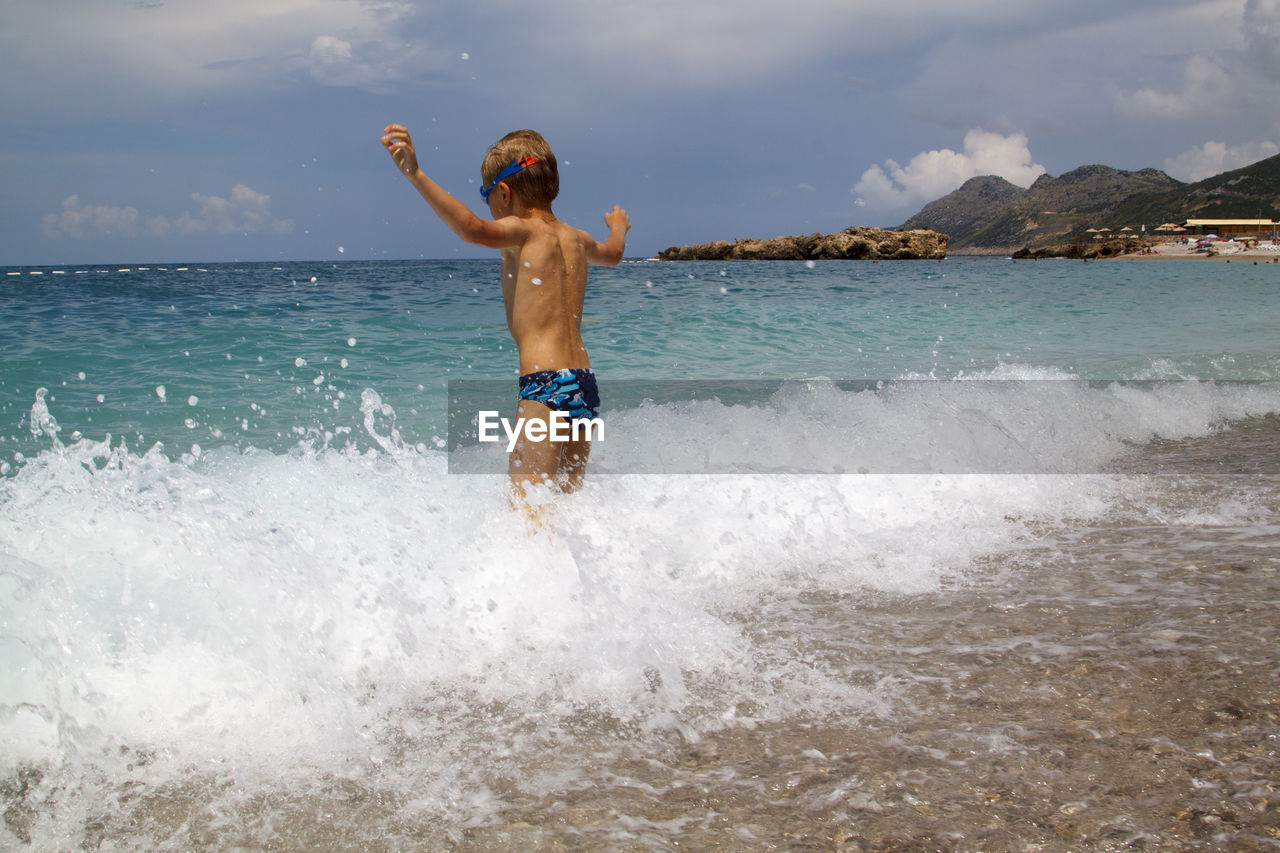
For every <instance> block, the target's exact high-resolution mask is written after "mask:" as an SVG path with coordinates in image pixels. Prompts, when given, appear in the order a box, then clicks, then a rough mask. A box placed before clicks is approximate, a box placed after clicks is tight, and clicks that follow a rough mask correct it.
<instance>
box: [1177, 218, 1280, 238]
mask: <svg viewBox="0 0 1280 853" xmlns="http://www.w3.org/2000/svg"><path fill="white" fill-rule="evenodd" d="M1277 224H1278V223H1276V222H1273V221H1272V220H1270V219H1188V220H1187V221H1186V223H1185V227H1186V229H1187V230H1188V231H1190V232H1191V233H1192V234H1217V235H1219V236H1226V235H1227V234H1258V235H1263V234H1270V233H1271V232H1273V231H1275V229H1276V227H1277Z"/></svg>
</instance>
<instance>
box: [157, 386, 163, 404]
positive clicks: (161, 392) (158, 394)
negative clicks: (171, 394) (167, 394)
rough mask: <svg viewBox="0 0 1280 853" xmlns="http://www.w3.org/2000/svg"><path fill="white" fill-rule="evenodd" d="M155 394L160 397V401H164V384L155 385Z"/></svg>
mask: <svg viewBox="0 0 1280 853" xmlns="http://www.w3.org/2000/svg"><path fill="white" fill-rule="evenodd" d="M156 396H157V397H159V398H160V402H162V403H163V402H164V386H163V385H157V386H156Z"/></svg>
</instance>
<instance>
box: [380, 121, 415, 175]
mask: <svg viewBox="0 0 1280 853" xmlns="http://www.w3.org/2000/svg"><path fill="white" fill-rule="evenodd" d="M382 132H383V134H384V135H383V137H382V145H383V147H385V148H386V149H387V152H388V153H390V154H391V159H392V160H394V161H395V163H396V166H398V167H399V168H400V171H401V172H403V173H404V174H405V175H408V176H412V175H415V174H417V172H418V154H417V152H416V151H414V150H413V140H412V139H410V138H409V131H408V130H406V129H405V128H404V126H402V125H398V124H389V125H387V126H386V129H384V130H383V131H382Z"/></svg>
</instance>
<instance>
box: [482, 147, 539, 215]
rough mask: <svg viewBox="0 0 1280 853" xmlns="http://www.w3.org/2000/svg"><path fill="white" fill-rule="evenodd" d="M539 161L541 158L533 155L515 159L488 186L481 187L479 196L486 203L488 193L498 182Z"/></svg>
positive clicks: (487, 201)
mask: <svg viewBox="0 0 1280 853" xmlns="http://www.w3.org/2000/svg"><path fill="white" fill-rule="evenodd" d="M541 162H542V158H540V157H533V156H529V157H525V158H524V159H522V160H516V161H515V162H513V163H512V164H511V165H510V166H508V167H507V168H505V169H503V170H502V171H501V172H499V173H498V177H496V178H494V179H493V181H492V182H491V183H490V184H489V186H487V187H482V188H481V189H480V198H482V199H484V201H485V204H488V203H489V193H491V192H493V188H494V187H496V186H497V185H498V184H499V183H500V182H502V181H504V180H506V179H507V178H509V177H511V176H512V175H514V174H516V173H517V172H523V171H524V170H525V169H527V168H529V167H530V166H532V165H533V164H534V163H541Z"/></svg>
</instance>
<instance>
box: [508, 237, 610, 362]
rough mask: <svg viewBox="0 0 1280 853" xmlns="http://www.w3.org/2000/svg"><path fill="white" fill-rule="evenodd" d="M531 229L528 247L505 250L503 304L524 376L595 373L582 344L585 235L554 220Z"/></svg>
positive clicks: (585, 259)
mask: <svg viewBox="0 0 1280 853" xmlns="http://www.w3.org/2000/svg"><path fill="white" fill-rule="evenodd" d="M528 225H529V231H530V233H529V237H528V239H527V240H526V241H525V242H524V244H523V245H522V246H519V247H515V248H511V249H503V250H502V299H503V302H504V303H505V305H506V308H507V328H508V329H510V330H511V337H512V338H514V339H515V342H516V347H517V348H518V349H519V351H520V372H521V373H522V374H524V373H532V372H534V371H537V370H559V369H561V368H565V367H569V368H583V367H590V366H591V360H590V359H589V358H588V357H587V349H586V346H585V345H584V344H583V342H582V305H583V301H584V299H585V297H586V289H587V253H586V250H585V248H584V247H583V241H582V232H580V231H578V229H576V228H571V227H570V226H568V225H566V224H565V223H563V222H560V221H559V220H557V219H555V218H554V217H547V218H543V217H541V216H533V217H530V218H529V222H528Z"/></svg>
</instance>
